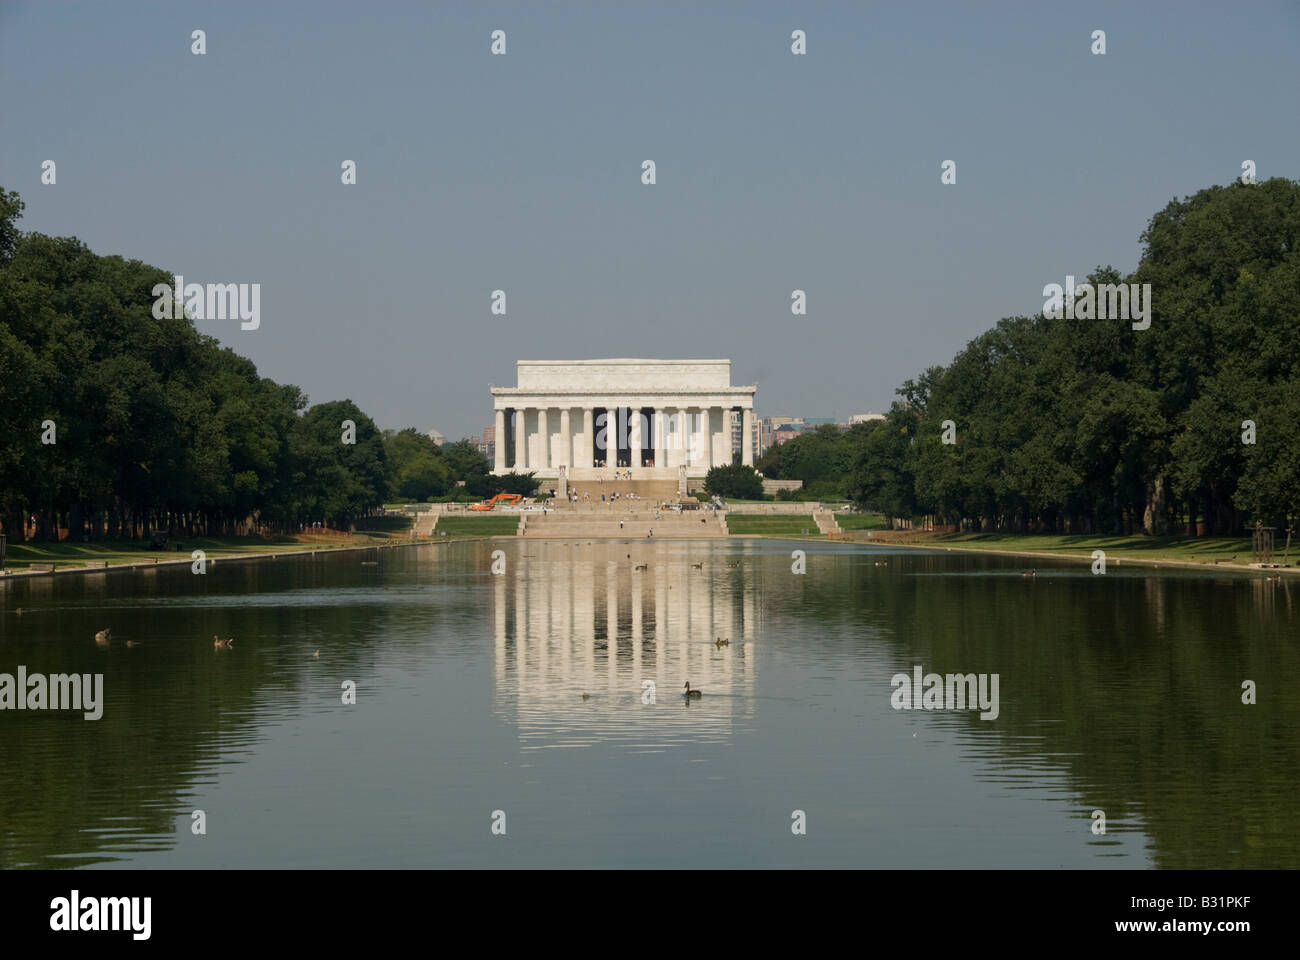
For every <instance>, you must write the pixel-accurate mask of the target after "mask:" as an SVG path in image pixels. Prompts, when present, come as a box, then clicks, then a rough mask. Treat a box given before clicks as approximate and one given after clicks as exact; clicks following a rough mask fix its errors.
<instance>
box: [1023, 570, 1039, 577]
mask: <svg viewBox="0 0 1300 960" xmlns="http://www.w3.org/2000/svg"><path fill="white" fill-rule="evenodd" d="M1020 575H1021V576H1022V577H1036V576H1038V571H1037V570H1026V571H1025V572H1024V573H1022V574H1020Z"/></svg>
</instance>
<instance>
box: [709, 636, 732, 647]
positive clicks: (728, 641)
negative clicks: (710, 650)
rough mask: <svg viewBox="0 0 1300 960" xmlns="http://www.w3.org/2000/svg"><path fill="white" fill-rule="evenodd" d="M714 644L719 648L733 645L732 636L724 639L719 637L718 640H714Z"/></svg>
mask: <svg viewBox="0 0 1300 960" xmlns="http://www.w3.org/2000/svg"><path fill="white" fill-rule="evenodd" d="M713 645H714V646H715V647H718V648H719V649H721V648H722V647H729V646H731V638H730V637H728V638H727V639H726V640H723V639H722V638H721V637H718V639H717V640H715V641H713Z"/></svg>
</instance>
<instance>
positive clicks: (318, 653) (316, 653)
mask: <svg viewBox="0 0 1300 960" xmlns="http://www.w3.org/2000/svg"><path fill="white" fill-rule="evenodd" d="M312 656H313V657H319V656H320V651H319V650H317V651H315V652H314V653H312Z"/></svg>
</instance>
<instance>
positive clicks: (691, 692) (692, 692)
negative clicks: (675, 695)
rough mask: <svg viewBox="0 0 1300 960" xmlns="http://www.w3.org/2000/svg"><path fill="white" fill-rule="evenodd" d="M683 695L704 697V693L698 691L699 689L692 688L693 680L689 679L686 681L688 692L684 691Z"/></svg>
mask: <svg viewBox="0 0 1300 960" xmlns="http://www.w3.org/2000/svg"><path fill="white" fill-rule="evenodd" d="M682 696H683V697H702V696H704V694H702V693H700V691H698V690H692V689H691V681H689V680H687V681H686V692H685V693H683V694H682Z"/></svg>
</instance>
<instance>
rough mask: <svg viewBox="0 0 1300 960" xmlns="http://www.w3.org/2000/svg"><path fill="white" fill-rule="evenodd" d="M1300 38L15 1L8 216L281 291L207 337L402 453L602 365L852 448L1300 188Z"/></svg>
mask: <svg viewBox="0 0 1300 960" xmlns="http://www.w3.org/2000/svg"><path fill="white" fill-rule="evenodd" d="M498 28H499V29H503V30H505V31H506V36H507V53H506V55H505V56H492V55H491V54H490V52H489V45H490V34H491V32H492V31H493V30H494V29H498ZM796 28H798V29H803V30H805V31H806V32H807V38H808V39H807V43H808V53H807V55H806V56H794V55H792V54H791V51H790V44H791V40H790V34H791V31H792V30H794V29H796ZM195 29H203V30H205V31H206V40H207V53H206V54H205V55H204V56H195V55H193V54H192V53H191V52H190V48H191V39H190V34H191V31H193V30H195ZM1095 29H1102V30H1105V31H1106V46H1107V52H1106V55H1105V56H1095V55H1093V54H1091V53H1090V46H1091V39H1090V35H1091V33H1092V31H1093V30H1095ZM1297 40H1300V4H1297V3H1295V2H1255V3H1251V4H1249V5H1247V6H1244V7H1243V6H1241V5H1239V4H1232V3H1226V2H1225V3H1220V4H1196V3H1154V2H1142V3H1134V2H1132V0H1124V2H1119V3H1114V4H1109V3H1069V4H1057V3H1045V2H1041V0H1039V2H1028V3H1014V4H1013V3H997V2H991V3H980V4H971V3H954V4H921V3H911V2H908V3H890V4H885V3H865V2H864V3H845V4H832V3H815V4H812V3H805V4H795V3H760V2H746V3H727V4H723V3H703V2H700V3H696V2H690V3H671V4H669V3H655V2H644V3H637V4H632V3H622V2H620V3H614V2H610V3H602V4H596V3H589V4H568V3H544V2H528V3H518V4H493V3H422V4H406V3H402V4H398V3H385V2H380V0H375V2H365V3H310V4H308V3H301V4H297V3H256V4H253V3H247V4H245V3H230V2H222V3H211V4H186V3H171V2H168V3H148V4H145V3H93V4H71V3H61V2H60V3H54V2H49V3H38V4H23V3H14V2H12V0H3V2H0V91H3V111H2V112H0V186H3V187H4V188H6V189H11V190H18V191H19V192H20V193H21V194H22V196H23V199H24V200H25V201H26V203H27V211H26V215H25V218H24V220H23V221H22V224H21V225H22V226H23V227H24V228H25V229H27V230H39V231H42V232H45V233H50V234H56V235H75V236H78V237H80V238H81V239H82V240H84V241H85V242H86V243H87V244H89V245H90V247H91V248H92V249H94V250H95V251H96V252H98V253H105V254H107V253H117V254H121V255H123V256H126V257H132V258H138V259H140V260H143V261H145V262H147V263H151V264H154V265H156V266H159V267H163V268H165V269H168V270H171V271H173V272H176V273H182V274H184V276H185V278H186V280H187V281H198V282H204V283H206V282H245V283H252V282H258V283H260V284H261V285H262V299H261V321H262V322H261V327H260V329H258V330H256V331H249V332H242V331H240V329H239V325H238V323H237V322H234V321H203V322H201V323H200V324H199V327H200V329H202V330H203V331H204V332H205V333H209V334H212V335H213V336H216V337H218V338H220V340H221V342H222V343H223V344H225V345H227V346H230V347H232V348H234V349H235V350H236V351H238V352H239V353H241V354H244V355H245V356H248V357H250V358H252V360H253V361H254V362H256V364H257V366H258V369H259V370H260V371H261V372H262V373H263V374H264V375H266V376H270V377H273V378H275V379H276V380H279V381H282V382H289V383H296V384H299V385H300V386H302V387H303V388H304V389H305V390H306V391H307V393H308V394H309V395H310V397H311V399H312V400H313V402H320V401H325V400H331V399H341V398H344V397H350V398H351V399H353V400H355V401H356V402H357V403H358V404H360V406H361V407H362V409H364V410H365V411H366V412H367V413H369V414H370V415H372V416H373V417H374V418H375V419H376V421H377V422H378V423H379V424H380V426H382V427H401V426H407V425H411V426H417V427H420V428H421V429H429V428H431V427H436V428H437V429H439V430H441V431H442V432H444V433H446V434H448V435H450V436H452V437H458V436H466V435H469V434H471V433H477V432H478V431H479V430H480V429H481V428H482V427H483V426H484V425H485V424H488V423H490V422H491V398H490V396H489V394H488V384H489V382H494V383H496V384H499V385H510V384H513V383H514V363H515V361H516V360H518V359H539V360H564V359H587V358H597V357H704V358H708V357H730V358H731V359H732V361H733V363H732V379H733V382H734V383H755V382H757V383H758V384H759V390H758V398H757V401H758V412H759V414H760V415H774V414H792V415H804V416H836V417H840V418H845V417H847V416H848V415H849V414H852V413H859V412H865V411H868V410H871V411H883V410H884V409H885V408H886V407H887V406H888V404H889V403H890V401H891V399H892V398H893V391H894V388H895V387H896V386H897V385H898V384H899V383H900V382H901V381H902V380H903V379H905V378H907V377H911V376H914V375H915V374H916V373H918V372H919V371H920V370H922V369H924V368H925V367H927V366H930V365H932V364H937V363H947V362H948V361H949V360H950V359H951V358H952V356H953V354H954V353H956V352H957V351H958V350H959V349H961V347H962V346H963V345H964V344H965V343H966V342H967V341H968V340H969V339H970V338H972V337H973V336H975V335H977V334H978V333H980V332H981V331H983V330H985V329H987V328H988V327H990V326H992V325H993V324H994V323H995V322H996V321H997V320H998V319H999V318H1000V317H1003V316H1010V315H1015V314H1027V313H1035V312H1037V311H1038V310H1039V309H1040V308H1041V306H1042V303H1043V299H1044V297H1043V296H1042V288H1043V286H1044V284H1047V283H1052V282H1056V283H1063V282H1064V279H1065V275H1066V274H1067V273H1072V274H1075V275H1076V276H1082V275H1083V274H1086V273H1087V272H1088V271H1089V270H1091V269H1092V268H1093V267H1095V266H1096V265H1098V264H1112V265H1114V266H1115V267H1117V268H1119V269H1120V270H1121V271H1128V270H1130V269H1132V268H1133V266H1134V265H1135V264H1136V261H1137V257H1138V253H1139V240H1138V237H1139V234H1140V233H1141V232H1142V230H1143V228H1144V227H1145V225H1146V222H1147V220H1148V219H1149V218H1150V217H1151V215H1152V214H1153V213H1155V212H1156V211H1157V210H1159V209H1160V208H1162V207H1163V206H1164V205H1165V204H1166V203H1167V202H1169V201H1170V200H1171V199H1173V198H1175V197H1181V196H1184V195H1187V194H1189V193H1192V192H1194V191H1196V190H1198V189H1200V188H1202V187H1205V186H1208V185H1210V184H1216V183H1218V184H1223V183H1227V182H1229V181H1230V180H1232V179H1233V178H1234V177H1236V176H1238V175H1239V174H1240V172H1241V163H1242V161H1243V160H1248V159H1249V160H1253V161H1255V163H1256V165H1257V169H1258V176H1259V178H1260V179H1266V178H1268V177H1271V176H1287V177H1291V178H1295V177H1297V176H1298V175H1300V163H1298V158H1300V124H1298V123H1297V119H1298V116H1297V115H1298V108H1297V104H1300V79H1298V75H1297V69H1296V64H1297V61H1298V59H1300V55H1297V52H1296V43H1297ZM47 159H52V160H54V161H55V162H56V163H57V177H58V180H57V183H56V184H55V185H53V186H48V185H42V184H41V182H40V176H41V163H42V161H44V160H47ZM647 159H650V160H654V161H655V163H656V165H657V176H658V182H657V184H655V185H654V186H643V185H642V184H641V163H642V161H643V160H647ZM344 160H355V161H356V163H357V180H358V182H357V184H356V185H355V186H344V185H342V184H341V183H340V173H341V169H340V164H341V163H342V162H343V161H344ZM944 160H953V161H955V162H956V164H957V183H956V184H955V185H952V186H945V185H942V184H941V183H940V164H941V163H942V162H943V161H944ZM498 288H500V289H504V290H505V291H506V294H507V297H508V313H507V315H506V316H504V317H494V316H492V315H491V314H490V312H489V306H490V295H491V292H492V291H493V290H494V289H498ZM796 288H799V289H803V290H806V291H807V295H808V307H809V311H808V315H807V316H806V317H794V316H792V315H791V312H790V294H791V291H792V290H794V289H796Z"/></svg>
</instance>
